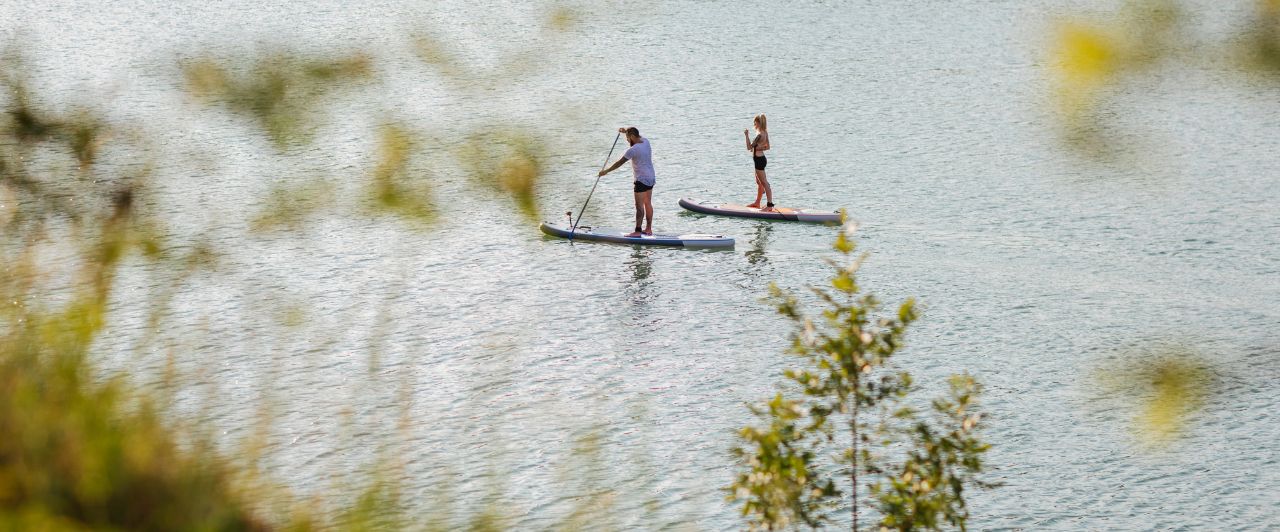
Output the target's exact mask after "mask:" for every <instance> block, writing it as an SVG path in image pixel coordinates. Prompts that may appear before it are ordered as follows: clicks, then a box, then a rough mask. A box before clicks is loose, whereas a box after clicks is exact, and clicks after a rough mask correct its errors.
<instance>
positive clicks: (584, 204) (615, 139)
mask: <svg viewBox="0 0 1280 532" xmlns="http://www.w3.org/2000/svg"><path fill="white" fill-rule="evenodd" d="M620 138H622V132H621V131H619V132H618V135H617V136H615V137H613V145H612V146H609V155H605V156H604V164H602V165H600V169H601V170H604V167H606V166H609V158H610V157H613V149H614V148H617V147H618V139H620ZM601 177H604V176H600V175H598V176H596V183H595V185H591V193H590V194H587V201H584V202H582V210H580V211H578V219H577V221H574V222H573V226H572V227H570V228H569V241H570V242H572V241H573V232H574V231H577V230H578V223H579V222H581V221H582V213H583V212H586V210H587V204H588V203H591V196H592V195H593V194H595V193H596V185H599V184H600V178H601Z"/></svg>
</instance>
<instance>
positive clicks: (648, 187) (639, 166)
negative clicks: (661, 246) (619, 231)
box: [600, 127, 656, 237]
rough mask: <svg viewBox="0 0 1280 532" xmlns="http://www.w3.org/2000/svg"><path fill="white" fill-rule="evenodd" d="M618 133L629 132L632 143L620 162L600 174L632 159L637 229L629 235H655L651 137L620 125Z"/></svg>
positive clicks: (615, 168) (629, 139)
mask: <svg viewBox="0 0 1280 532" xmlns="http://www.w3.org/2000/svg"><path fill="white" fill-rule="evenodd" d="M618 133H626V134H627V143H628V144H631V147H630V148H627V152H626V153H624V154H622V158H621V159H618V162H616V163H613V166H610V167H609V168H607V169H604V170H601V171H600V175H601V176H604V175H605V174H607V173H609V172H612V171H614V170H617V169H618V167H619V166H622V163H625V162H627V161H631V174H632V176H633V177H634V178H635V183H633V184H634V185H635V187H634V190H635V195H636V230H635V231H634V232H632V233H630V234H628V235H627V236H629V237H637V236H640V235H642V234H644V235H653V185H654V183H655V182H656V178H655V176H654V172H653V157H652V152H651V151H650V150H649V139H646V138H644V137H641V136H640V130H639V129H636V128H634V127H620V128H618ZM642 220H643V221H644V230H643V231H641V230H640V222H641V221H642Z"/></svg>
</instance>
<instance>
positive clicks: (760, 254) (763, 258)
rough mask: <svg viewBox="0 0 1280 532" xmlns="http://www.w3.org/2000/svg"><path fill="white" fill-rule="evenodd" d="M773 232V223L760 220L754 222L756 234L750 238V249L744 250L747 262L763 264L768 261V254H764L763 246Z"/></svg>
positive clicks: (767, 242)
mask: <svg viewBox="0 0 1280 532" xmlns="http://www.w3.org/2000/svg"><path fill="white" fill-rule="evenodd" d="M771 233H773V224H772V223H769V222H760V223H758V224H756V234H755V236H754V237H752V238H751V249H748V250H747V252H746V255H747V262H749V263H751V264H765V263H767V262H769V256H768V255H766V254H765V248H766V247H767V246H768V244H769V236H770V234H771Z"/></svg>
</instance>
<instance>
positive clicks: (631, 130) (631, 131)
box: [627, 127, 640, 137]
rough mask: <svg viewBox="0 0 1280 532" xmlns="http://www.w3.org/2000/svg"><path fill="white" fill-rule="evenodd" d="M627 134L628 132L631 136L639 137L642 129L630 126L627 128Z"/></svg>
mask: <svg viewBox="0 0 1280 532" xmlns="http://www.w3.org/2000/svg"><path fill="white" fill-rule="evenodd" d="M627 134H628V135H631V136H633V137H639V136H640V130H639V129H636V128H634V127H629V128H627Z"/></svg>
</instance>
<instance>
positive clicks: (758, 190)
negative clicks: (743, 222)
mask: <svg viewBox="0 0 1280 532" xmlns="http://www.w3.org/2000/svg"><path fill="white" fill-rule="evenodd" d="M763 195H764V185H762V184H760V172H758V171H757V172H756V200H755V201H754V202H751V204H749V205H747V206H748V207H759V206H760V197H761V196H763Z"/></svg>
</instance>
